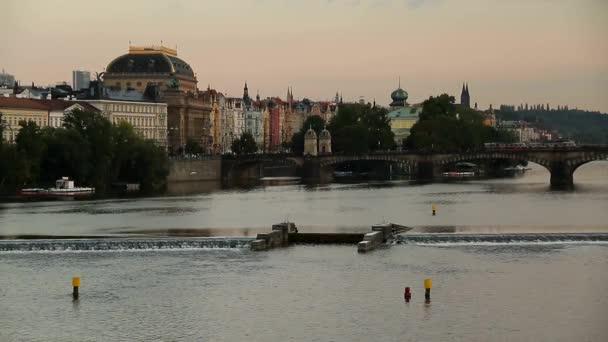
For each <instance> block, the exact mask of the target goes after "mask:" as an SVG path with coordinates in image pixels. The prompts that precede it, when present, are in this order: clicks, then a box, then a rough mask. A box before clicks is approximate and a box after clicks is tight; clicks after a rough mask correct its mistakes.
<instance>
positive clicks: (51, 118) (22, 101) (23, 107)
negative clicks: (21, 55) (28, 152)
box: [0, 97, 99, 143]
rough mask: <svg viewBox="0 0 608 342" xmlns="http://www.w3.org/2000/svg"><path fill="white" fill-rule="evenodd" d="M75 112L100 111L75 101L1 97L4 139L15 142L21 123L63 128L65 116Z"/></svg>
mask: <svg viewBox="0 0 608 342" xmlns="http://www.w3.org/2000/svg"><path fill="white" fill-rule="evenodd" d="M74 110H83V111H93V112H98V111H99V110H98V109H97V108H95V107H93V106H91V105H89V104H87V103H80V102H75V101H64V100H38V99H28V98H18V97H0V112H1V113H2V121H3V124H4V126H5V130H4V132H3V134H2V138H3V139H4V140H5V141H8V142H9V143H13V142H15V138H16V137H17V134H18V133H19V130H20V129H21V126H20V125H19V122H21V121H31V122H34V123H36V125H38V127H41V128H43V127H49V126H50V127H54V128H58V127H61V126H62V125H63V120H64V117H65V115H66V114H68V113H70V112H72V111H74Z"/></svg>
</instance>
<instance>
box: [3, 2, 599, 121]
mask: <svg viewBox="0 0 608 342" xmlns="http://www.w3.org/2000/svg"><path fill="white" fill-rule="evenodd" d="M0 32H2V34H1V35H0V68H4V69H5V70H6V71H7V72H9V73H11V74H13V75H15V76H16V78H17V79H18V80H20V82H21V83H22V84H30V83H31V82H35V83H36V84H42V85H48V84H54V83H55V82H58V81H66V82H68V83H70V82H71V72H72V70H74V69H77V68H84V69H85V70H89V71H91V72H96V71H103V70H104V68H105V67H106V66H107V64H108V63H109V62H110V61H111V60H112V59H114V58H115V57H118V56H119V55H122V54H125V53H127V50H128V46H129V41H131V43H132V44H133V45H151V44H156V45H159V44H160V43H161V41H162V42H163V44H164V45H166V46H169V47H175V46H177V50H178V56H179V57H180V58H182V59H184V60H185V61H187V62H188V63H189V64H190V65H191V66H192V68H193V69H194V71H195V72H196V75H197V78H198V81H199V84H198V86H199V88H200V89H206V88H207V85H211V87H213V88H215V89H217V90H219V91H222V92H224V93H226V94H228V95H229V96H240V95H242V88H243V84H244V82H245V81H247V82H248V84H249V89H250V93H253V94H255V92H256V91H257V90H259V92H260V95H261V96H262V97H267V96H280V97H285V95H286V93H287V87H288V86H291V87H293V93H294V97H296V98H304V97H308V98H312V99H317V100H326V99H332V98H333V97H334V96H335V94H336V92H341V93H342V94H343V96H344V99H345V100H357V99H359V98H360V97H361V96H363V97H364V98H365V99H366V101H369V102H371V101H372V100H374V99H375V100H376V102H377V103H378V104H381V105H387V104H388V103H389V102H390V93H391V92H392V91H393V90H395V89H396V88H397V86H398V79H399V78H401V87H402V88H403V89H405V90H406V91H407V92H408V93H409V100H408V102H410V103H418V102H422V101H423V100H425V99H426V98H428V97H429V96H433V95H438V94H442V93H449V94H451V95H454V96H456V98H457V101H459V96H460V90H461V87H462V83H463V82H468V84H469V90H470V93H471V103H475V102H477V103H478V104H479V107H480V108H487V107H489V105H490V104H492V105H493V106H494V107H495V108H496V107H498V106H499V105H500V104H516V105H517V104H520V103H529V104H533V103H543V104H546V103H550V104H551V106H552V107H553V106H556V105H558V104H559V105H569V106H570V107H578V108H581V109H588V110H600V111H603V112H608V0H221V1H218V0H197V1H195V0H171V1H169V0H163V1H161V0H146V1H140V0H129V1H125V0H120V1H119V0H103V1H99V0H98V1H91V0H55V1H37V0H2V1H1V3H0Z"/></svg>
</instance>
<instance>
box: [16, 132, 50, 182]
mask: <svg viewBox="0 0 608 342" xmlns="http://www.w3.org/2000/svg"><path fill="white" fill-rule="evenodd" d="M19 126H21V129H20V130H19V133H17V137H16V138H15V142H16V145H17V151H18V153H20V154H21V155H22V156H23V157H25V158H24V161H25V166H24V168H23V170H22V171H23V172H24V174H23V176H24V178H25V181H26V182H27V183H29V184H33V183H36V182H37V181H38V179H39V176H40V159H41V158H42V154H43V153H44V150H45V148H46V146H45V144H44V141H43V140H42V139H41V132H40V128H39V127H38V125H37V124H36V123H35V122H33V121H20V122H19Z"/></svg>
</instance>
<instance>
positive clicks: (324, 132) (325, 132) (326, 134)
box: [319, 127, 331, 139]
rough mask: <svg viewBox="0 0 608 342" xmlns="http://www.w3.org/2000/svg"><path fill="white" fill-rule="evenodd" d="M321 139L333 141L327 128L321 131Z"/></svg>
mask: <svg viewBox="0 0 608 342" xmlns="http://www.w3.org/2000/svg"><path fill="white" fill-rule="evenodd" d="M319 137H320V138H321V139H323V138H325V139H331V134H330V133H329V131H328V130H327V127H325V128H323V130H322V131H321V133H320V134H319Z"/></svg>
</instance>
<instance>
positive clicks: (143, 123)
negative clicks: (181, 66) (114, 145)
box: [86, 99, 167, 148]
mask: <svg viewBox="0 0 608 342" xmlns="http://www.w3.org/2000/svg"><path fill="white" fill-rule="evenodd" d="M86 103H88V104H90V105H92V106H94V107H95V108H97V109H98V110H99V111H101V113H102V114H103V115H104V117H106V118H107V119H108V120H110V122H112V123H113V124H118V123H120V122H127V123H129V124H131V126H133V129H134V130H135V132H136V133H137V134H138V135H139V136H140V137H142V138H144V139H150V140H153V141H154V142H155V143H156V144H157V145H159V146H163V147H165V148H166V147H167V104H166V103H159V102H137V101H120V100H109V99H101V100H86Z"/></svg>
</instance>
